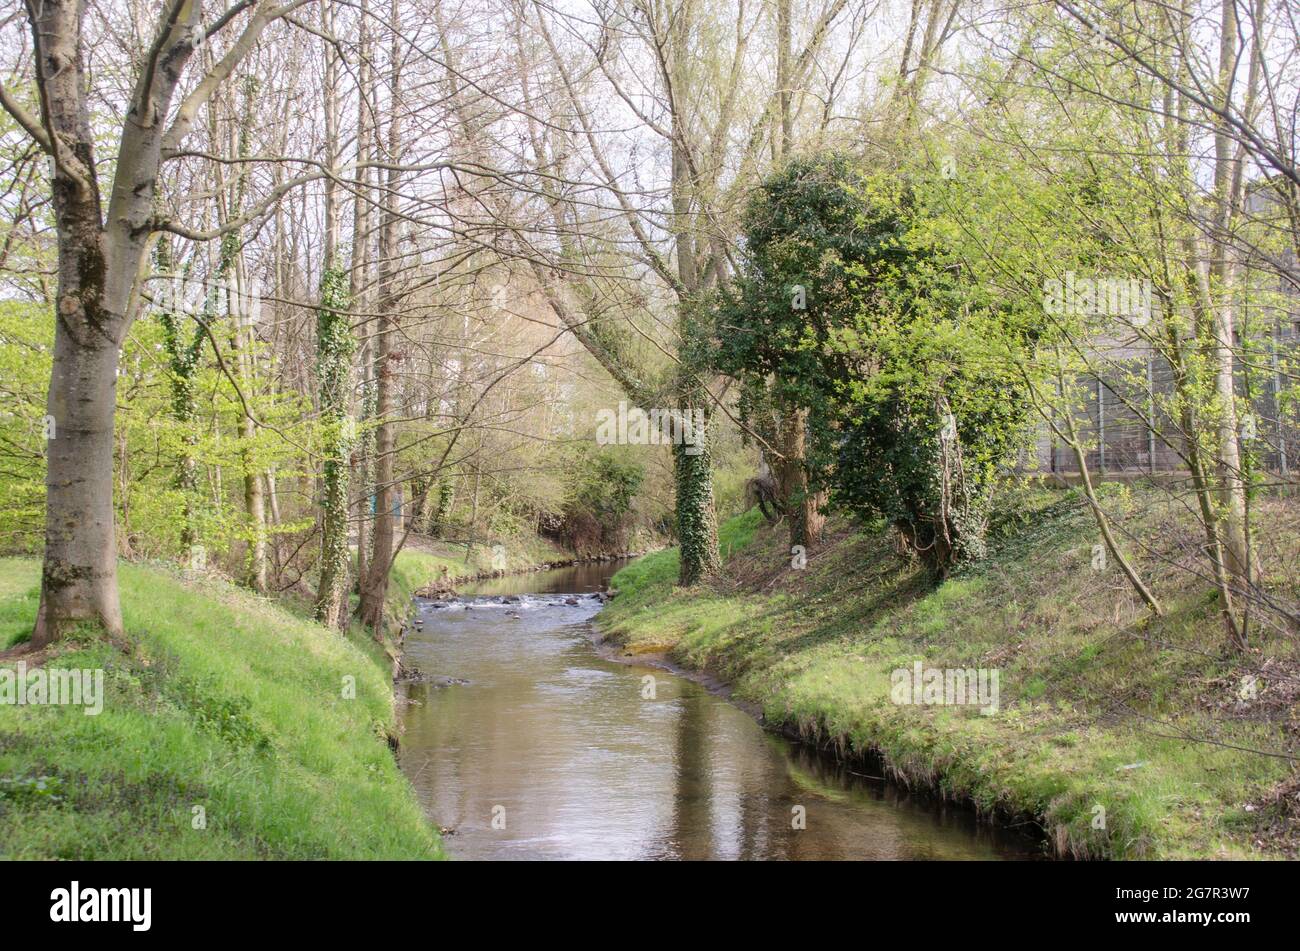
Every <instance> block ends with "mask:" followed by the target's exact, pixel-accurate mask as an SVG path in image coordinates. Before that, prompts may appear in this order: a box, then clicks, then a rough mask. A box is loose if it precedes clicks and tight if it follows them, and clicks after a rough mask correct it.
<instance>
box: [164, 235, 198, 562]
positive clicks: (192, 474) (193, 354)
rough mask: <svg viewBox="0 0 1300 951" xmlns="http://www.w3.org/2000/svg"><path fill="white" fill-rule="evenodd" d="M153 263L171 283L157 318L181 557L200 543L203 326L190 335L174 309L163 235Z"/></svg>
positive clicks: (167, 246) (173, 279)
mask: <svg viewBox="0 0 1300 951" xmlns="http://www.w3.org/2000/svg"><path fill="white" fill-rule="evenodd" d="M154 263H155V265H156V266H157V269H158V274H159V275H160V276H161V277H162V278H163V280H165V281H171V282H174V284H173V289H174V290H175V291H176V293H172V289H168V288H166V287H164V288H162V290H161V292H160V293H159V295H158V296H159V298H160V299H161V304H162V306H161V307H160V308H159V313H158V319H159V322H160V323H161V324H162V330H163V348H164V349H165V350H166V352H167V364H168V368H169V369H170V370H171V375H170V376H169V378H168V383H169V385H170V387H171V411H172V419H174V420H175V421H176V422H177V423H178V424H179V425H180V429H181V451H180V454H179V457H178V458H177V460H176V482H175V484H176V488H177V491H179V492H180V494H181V519H182V521H181V532H180V543H181V550H182V553H183V554H187V553H188V552H189V551H190V550H191V549H192V548H193V547H194V546H195V545H197V544H198V543H199V530H198V507H199V497H198V460H197V458H196V448H195V447H196V446H197V444H198V430H197V429H196V428H195V422H196V420H197V419H198V405H197V401H196V399H195V393H194V390H195V385H196V382H197V377H198V369H199V354H200V353H201V352H202V349H203V326H202V324H199V323H196V324H195V326H194V330H193V331H192V332H188V333H187V332H186V331H185V329H184V325H183V322H182V315H181V313H180V310H179V308H178V307H177V306H176V303H177V301H178V300H179V299H180V296H181V295H180V287H179V286H176V285H178V284H179V283H180V281H181V280H182V279H181V277H180V276H179V275H176V274H175V273H174V272H173V268H174V266H175V262H174V260H173V258H172V249H171V240H170V239H169V238H168V237H167V235H162V236H161V237H160V238H159V240H158V244H157V246H156V247H155V249H154Z"/></svg>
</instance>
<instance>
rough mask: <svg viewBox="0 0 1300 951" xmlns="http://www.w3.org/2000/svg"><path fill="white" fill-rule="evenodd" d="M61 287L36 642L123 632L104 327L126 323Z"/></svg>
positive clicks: (111, 373)
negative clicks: (90, 310) (102, 317)
mask: <svg viewBox="0 0 1300 951" xmlns="http://www.w3.org/2000/svg"><path fill="white" fill-rule="evenodd" d="M96 243H97V242H96ZM101 263H102V259H101ZM64 270H65V268H63V267H61V268H60V271H61V272H62V271H64ZM60 285H61V287H60V293H59V298H58V310H59V320H58V321H57V323H56V325H55V331H54V363H53V369H52V372H51V375H50V390H49V399H48V401H47V404H46V412H47V413H48V414H49V415H50V416H51V417H52V418H53V419H54V426H55V428H54V431H53V433H52V438H51V439H50V441H49V443H48V447H49V449H48V458H47V470H46V476H45V487H46V493H47V495H46V504H45V564H44V567H43V569H42V572H41V605H40V610H39V613H38V614H37V618H36V628H35V631H34V632H33V634H32V639H31V646H32V648H34V649H39V648H42V647H45V646H46V645H48V644H50V643H51V642H53V641H55V640H57V639H59V638H60V637H62V636H63V635H64V634H66V633H68V631H70V630H72V629H74V628H76V627H77V626H79V625H81V624H84V623H87V622H89V623H91V624H94V625H98V626H100V627H102V628H103V630H104V631H106V632H107V633H109V634H113V635H117V634H120V633H121V632H122V609H121V606H120V604H119V602H118V593H117V544H116V540H115V537H114V535H115V532H114V522H113V410H114V408H115V406H116V401H117V361H118V342H117V339H116V334H115V333H113V332H108V328H110V327H112V328H114V329H115V328H116V327H117V326H120V322H118V321H105V322H104V323H99V322H94V323H92V321H91V320H89V319H88V314H87V308H86V307H85V305H84V303H83V301H84V298H83V297H81V296H80V295H79V294H78V293H77V291H78V290H80V287H81V286H84V284H82V283H81V282H80V281H78V282H77V284H75V285H74V284H72V283H71V282H68V281H67V276H65V275H64V274H62V273H61V274H60ZM78 285H80V286H78ZM74 327H75V328H76V330H75V332H74V331H73V329H72V328H74ZM105 475H106V476H107V477H105Z"/></svg>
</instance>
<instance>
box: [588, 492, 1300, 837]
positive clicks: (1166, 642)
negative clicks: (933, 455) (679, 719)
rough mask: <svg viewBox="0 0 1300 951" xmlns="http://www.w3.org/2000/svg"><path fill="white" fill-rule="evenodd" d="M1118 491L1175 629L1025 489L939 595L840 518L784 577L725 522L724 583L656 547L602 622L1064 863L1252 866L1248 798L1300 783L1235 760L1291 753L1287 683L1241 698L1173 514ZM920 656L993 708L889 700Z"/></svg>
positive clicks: (1277, 542)
mask: <svg viewBox="0 0 1300 951" xmlns="http://www.w3.org/2000/svg"><path fill="white" fill-rule="evenodd" d="M1116 492H1117V494H1116V495H1114V496H1113V497H1112V499H1111V502H1112V504H1113V505H1114V507H1115V508H1116V509H1117V511H1118V512H1119V517H1120V520H1121V522H1122V524H1123V526H1124V528H1125V531H1126V532H1127V533H1128V534H1127V536H1126V537H1142V538H1145V539H1147V540H1148V544H1151V545H1152V550H1150V551H1147V552H1144V553H1141V557H1139V561H1140V563H1141V564H1142V570H1143V571H1144V572H1145V573H1146V574H1147V576H1148V579H1149V580H1150V582H1151V583H1152V584H1153V585H1155V587H1156V589H1157V590H1158V592H1159V593H1160V595H1161V597H1163V598H1164V599H1165V601H1166V604H1167V606H1168V608H1169V611H1168V616H1167V617H1164V618H1159V619H1149V618H1147V616H1146V612H1145V611H1144V609H1143V606H1142V605H1141V603H1140V602H1138V601H1137V599H1136V598H1134V597H1133V596H1132V594H1131V593H1130V592H1129V591H1128V590H1127V589H1126V587H1125V585H1124V581H1123V579H1122V577H1120V576H1119V575H1118V574H1117V573H1116V572H1114V571H1101V572H1098V571H1093V570H1092V569H1091V564H1090V558H1091V547H1092V545H1093V544H1094V543H1095V541H1096V539H1095V535H1096V529H1095V525H1094V523H1093V522H1092V520H1091V519H1090V517H1089V516H1088V514H1087V512H1086V510H1085V509H1084V507H1083V505H1082V503H1081V500H1080V499H1079V498H1078V497H1076V496H1075V495H1074V494H1073V493H1066V494H1059V493H1049V492H1037V493H1026V494H1021V495H1018V496H1016V497H1015V498H1014V499H1009V500H1007V504H1006V506H1005V509H1004V513H1003V515H1002V516H1001V517H1000V520H999V521H997V522H995V524H994V527H993V532H992V536H993V552H992V554H991V556H990V558H989V559H987V560H986V561H985V562H983V563H981V564H979V565H977V566H974V567H972V568H970V569H966V570H964V571H961V572H958V573H955V574H954V575H953V576H951V577H949V578H948V579H947V580H946V581H944V582H943V583H942V584H937V585H936V584H934V583H933V582H931V581H930V580H929V579H928V578H927V577H926V576H925V575H924V573H923V572H922V571H921V570H920V569H919V568H918V567H917V566H916V565H915V564H913V563H911V562H909V561H907V560H905V559H902V558H900V557H899V556H898V555H897V554H895V552H894V550H893V547H892V544H891V543H890V541H889V540H888V539H887V538H886V537H885V536H884V534H883V533H881V532H879V531H870V530H863V529H854V528H851V527H850V526H847V525H843V524H839V525H832V530H831V532H830V534H829V537H828V541H827V543H826V544H825V545H824V546H823V547H822V548H820V549H818V550H817V551H816V552H815V553H813V555H812V556H811V557H810V559H809V561H808V564H807V568H806V569H805V570H802V571H794V570H791V568H790V557H789V547H788V539H787V538H786V527H785V526H784V525H782V526H780V527H778V528H776V529H769V528H767V527H765V526H761V525H760V523H759V520H758V518H757V515H756V513H749V514H748V515H746V516H743V517H742V518H741V519H739V520H733V522H731V523H729V524H728V525H727V526H725V528H724V531H723V536H724V538H730V539H732V540H733V542H734V544H733V546H732V550H731V558H730V560H729V561H728V563H727V568H726V571H725V572H724V575H723V577H722V578H721V579H719V580H718V581H717V582H716V583H714V584H712V585H710V586H700V587H696V588H694V589H690V590H683V589H680V588H676V587H675V586H674V585H675V580H676V552H674V551H665V552H658V553H656V554H654V555H650V556H647V557H646V558H643V559H641V560H640V561H638V562H635V563H633V564H632V565H630V566H628V567H627V568H625V569H624V570H623V571H621V572H620V573H619V574H618V575H616V576H615V578H614V579H613V582H612V584H613V586H614V587H615V588H616V589H618V591H619V595H618V597H617V598H615V600H614V601H613V602H612V603H611V605H610V606H609V607H608V608H607V609H606V610H605V612H604V613H603V614H602V615H601V617H600V619H599V623H600V624H601V626H602V628H604V629H605V630H606V632H607V633H608V635H609V636H610V637H611V638H612V639H614V640H616V641H618V642H621V643H622V644H624V646H625V647H626V649H627V650H628V651H630V652H632V653H637V652H642V651H656V652H664V651H666V652H669V653H670V654H671V656H672V657H673V658H674V659H675V660H676V661H677V662H679V663H682V664H684V665H687V666H692V667H697V668H702V669H707V670H709V671H710V672H712V673H713V674H715V675H717V676H719V677H721V678H723V679H725V680H727V681H729V682H730V683H731V684H732V685H733V687H734V688H735V692H736V695H737V696H738V698H740V699H743V700H747V701H752V702H755V703H757V704H759V705H761V707H762V709H763V711H764V716H765V719H766V720H767V721H768V722H769V723H772V724H784V725H791V726H794V727H796V728H798V729H799V730H801V731H802V732H803V733H804V734H805V735H807V736H809V737H810V738H813V737H815V738H817V739H819V740H822V741H826V740H830V741H833V742H836V743H839V744H841V746H842V748H845V749H846V750H848V751H851V752H857V753H866V752H871V753H873V754H878V755H880V756H882V757H883V759H884V761H885V763H886V765H887V768H888V769H890V770H892V771H893V772H894V774H895V775H897V776H899V777H901V778H904V779H906V780H907V781H908V782H911V783H915V784H921V785H926V786H932V787H935V788H937V789H939V790H941V791H942V792H944V793H945V794H947V795H949V796H951V797H952V798H954V799H960V800H964V801H969V802H973V803H974V804H975V805H976V806H977V807H978V808H979V809H981V810H982V811H985V812H1002V813H1006V814H1015V815H1030V816H1033V817H1035V818H1036V819H1037V820H1038V821H1039V822H1040V824H1041V825H1042V826H1043V828H1044V830H1045V831H1046V833H1047V835H1048V838H1049V841H1050V843H1051V845H1052V846H1053V848H1054V850H1055V851H1056V852H1057V853H1058V854H1061V855H1073V856H1076V857H1093V858H1139V857H1140V858H1169V857H1176V858H1185V857H1254V856H1258V855H1260V854H1261V851H1260V850H1259V849H1257V848H1256V846H1255V845H1254V842H1255V840H1256V839H1257V838H1258V837H1259V836H1258V833H1259V830H1260V829H1262V828H1264V827H1265V826H1266V825H1267V822H1268V819H1269V816H1268V811H1269V810H1268V808H1265V807H1260V808H1256V809H1253V810H1247V809H1246V806H1247V804H1248V803H1252V802H1257V801H1260V800H1262V799H1263V798H1265V794H1266V793H1267V792H1268V790H1270V789H1271V788H1274V787H1276V786H1278V785H1279V784H1280V783H1283V782H1285V781H1288V779H1292V780H1293V779H1294V773H1293V771H1292V766H1291V763H1290V762H1289V761H1288V760H1286V759H1284V758H1275V757H1267V756H1261V755H1258V754H1257V753H1250V752H1244V751H1242V750H1239V749H1232V748H1230V747H1233V746H1239V747H1247V748H1250V749H1255V750H1273V751H1280V752H1286V753H1290V754H1291V755H1294V754H1295V753H1296V752H1297V749H1296V742H1295V735H1294V732H1293V725H1292V724H1291V723H1290V713H1289V708H1290V703H1289V702H1286V701H1285V696H1286V692H1285V691H1286V687H1287V683H1286V682H1285V681H1284V680H1283V679H1282V678H1278V679H1277V682H1276V688H1277V689H1276V690H1275V691H1274V692H1273V693H1270V686H1269V683H1268V679H1269V678H1268V677H1265V678H1264V681H1265V683H1264V688H1263V690H1262V692H1261V694H1260V701H1261V702H1259V703H1257V704H1254V705H1252V706H1249V707H1247V708H1246V709H1244V710H1243V709H1241V708H1239V707H1238V706H1237V705H1236V699H1237V697H1236V690H1237V685H1238V684H1239V683H1240V678H1241V675H1242V674H1243V672H1244V671H1245V670H1246V668H1245V667H1242V666H1240V665H1239V662H1237V661H1234V660H1231V659H1229V658H1227V657H1226V656H1225V655H1224V654H1223V652H1222V651H1221V650H1220V647H1221V644H1222V633H1221V628H1220V626H1219V623H1218V620H1217V618H1216V616H1215V613H1214V610H1213V605H1212V601H1211V598H1210V596H1209V594H1208V592H1207V591H1206V590H1205V587H1204V585H1203V583H1201V582H1198V581H1197V580H1196V579H1195V578H1194V577H1193V576H1192V575H1191V574H1190V573H1188V572H1186V571H1181V570H1178V569H1176V568H1173V567H1171V566H1170V562H1171V561H1174V560H1176V559H1178V558H1179V557H1185V556H1184V555H1182V554H1181V553H1182V552H1186V551H1192V550H1194V544H1195V542H1194V538H1195V534H1194V531H1193V527H1192V526H1190V525H1188V524H1185V519H1183V518H1182V516H1181V515H1180V512H1179V509H1178V506H1177V504H1176V503H1172V504H1171V503H1169V502H1168V500H1167V499H1163V498H1160V497H1151V498H1145V497H1140V496H1135V495H1134V494H1133V492H1132V490H1116ZM1261 504H1262V505H1263V506H1264V507H1265V508H1269V507H1272V508H1276V509H1277V511H1264V512H1261V514H1260V524H1261V531H1264V530H1265V527H1267V526H1285V525H1288V524H1290V523H1292V522H1293V521H1294V517H1293V516H1294V514H1295V513H1294V512H1293V511H1291V510H1290V509H1286V508H1285V506H1288V505H1290V506H1294V505H1295V503H1294V502H1290V503H1287V502H1281V501H1278V500H1268V501H1267V502H1265V503H1261ZM1013 512H1014V513H1016V514H1015V515H1012V514H1010V513H1013ZM1287 532H1289V534H1288V533H1287ZM1287 532H1284V531H1282V530H1280V529H1279V531H1278V532H1277V533H1275V535H1274V537H1271V538H1261V539H1260V541H1261V551H1269V552H1273V553H1274V557H1275V558H1277V559H1278V560H1279V561H1278V563H1277V564H1274V565H1273V566H1272V567H1273V568H1277V569H1279V574H1280V575H1285V564H1284V562H1286V560H1287V559H1292V561H1294V559H1295V554H1296V553H1295V545H1296V541H1297V540H1296V538H1295V537H1294V531H1293V530H1289V529H1288V530H1287ZM1157 539H1159V540H1160V545H1163V546H1164V547H1163V548H1162V547H1160V545H1157V544H1156V543H1155V540H1157ZM1266 567H1267V566H1266ZM1294 655H1295V647H1294V644H1293V643H1292V641H1291V639H1288V638H1285V637H1282V636H1277V637H1275V638H1272V639H1269V638H1263V639H1261V640H1260V642H1259V643H1258V646H1257V648H1256V653H1255V654H1253V655H1252V657H1251V658H1249V659H1248V661H1247V662H1246V663H1247V664H1248V666H1249V668H1251V669H1254V668H1258V667H1261V666H1264V665H1265V664H1266V663H1269V664H1271V666H1270V667H1267V668H1266V669H1268V670H1274V671H1278V672H1279V673H1281V672H1284V671H1291V672H1292V673H1293V674H1294V673H1295V672H1296V671H1297V670H1298V669H1300V668H1298V667H1297V665H1296V658H1295V656H1294ZM915 660H922V661H923V662H924V664H925V665H926V666H927V667H963V668H965V667H977V668H980V667H982V668H994V669H997V670H998V671H999V674H1000V693H1001V697H1000V709H999V711H998V712H997V713H996V714H995V715H992V716H984V715H981V714H980V713H979V712H978V711H976V710H975V709H973V708H967V707H942V706H919V705H900V704H895V703H893V702H892V700H891V697H890V686H891V682H890V675H891V673H892V672H893V671H894V670H895V669H897V668H900V667H909V666H910V665H911V664H912V662H913V661H915ZM1274 697H1276V698H1279V699H1276V701H1274V700H1271V699H1270V698H1274ZM1184 737H1192V738H1195V739H1185V738H1184ZM1133 764H1141V765H1138V766H1133ZM1128 767H1131V768H1128ZM1102 810H1104V813H1103V812H1102ZM1103 814H1104V819H1105V825H1104V828H1097V827H1096V826H1097V823H1096V822H1095V821H1094V820H1095V819H1098V818H1100V817H1101V816H1103ZM1272 847H1277V848H1282V849H1286V848H1291V847H1293V846H1292V845H1288V844H1287V843H1285V842H1283V843H1276V842H1275V843H1270V846H1269V848H1272Z"/></svg>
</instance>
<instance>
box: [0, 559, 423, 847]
mask: <svg viewBox="0 0 1300 951" xmlns="http://www.w3.org/2000/svg"><path fill="white" fill-rule="evenodd" d="M39 572H40V565H39V562H37V561H35V560H31V559H3V560H0V647H4V646H8V645H10V644H12V643H14V642H15V641H17V640H18V639H19V638H20V637H22V636H24V635H25V634H26V633H27V632H29V631H30V630H31V627H32V622H33V620H34V618H35V613H36V606H37V594H38V584H39ZM120 579H121V587H122V607H123V613H124V622H125V627H126V643H124V644H119V645H109V644H106V643H104V642H102V641H90V640H86V641H78V640H76V639H75V638H74V639H72V640H71V641H70V642H68V643H67V644H65V645H63V646H60V647H59V649H58V652H57V653H56V654H54V655H52V656H50V657H48V658H47V659H46V661H45V664H46V667H47V668H53V667H57V668H96V669H102V670H103V671H104V693H105V699H104V703H103V711H102V712H101V713H100V714H98V715H97V716H88V715H86V714H85V712H84V711H83V709H82V708H80V707H73V706H61V707H60V706H23V707H18V706H13V705H7V704H0V856H3V857H6V858H35V859H50V858H67V859H73V858H76V859H146V858H218V859H220V858H284V859H305V858H438V857H441V854H442V853H441V847H440V845H439V842H438V838H437V834H436V832H435V831H434V830H433V829H432V828H431V827H430V826H429V824H428V823H427V822H426V821H425V819H424V817H423V815H422V813H421V810H420V807H419V805H418V803H417V802H416V800H415V797H414V795H413V793H412V791H411V789H410V787H409V785H408V784H407V782H406V779H405V778H404V777H403V776H402V774H401V772H400V770H399V769H398V767H397V764H396V763H395V761H394V759H393V756H392V753H391V752H390V751H389V748H388V745H387V742H386V740H387V737H388V736H389V735H391V732H392V730H393V728H394V717H393V708H392V687H391V684H390V681H389V668H388V666H387V664H386V662H385V660H384V659H383V656H382V650H379V649H378V648H377V645H375V644H374V642H373V641H371V640H370V639H369V638H367V637H365V636H364V635H356V634H352V635H349V636H347V637H345V636H342V635H339V634H336V633H333V632H330V631H328V630H326V629H324V628H322V627H320V626H319V625H316V624H313V623H311V622H310V621H307V620H304V619H302V618H300V617H297V616H295V615H294V614H292V613H290V612H288V611H286V610H285V609H284V608H282V607H280V606H278V605H276V604H273V603H271V602H269V601H267V600H265V599H261V598H257V597H254V596H253V595H251V594H249V593H248V592H247V591H244V590H241V589H239V588H237V587H235V586H233V585H229V584H227V583H225V582H220V581H211V580H205V581H195V582H190V581H187V580H184V579H182V578H181V577H179V576H178V575H176V574H173V573H169V572H167V571H166V570H163V569H156V568H148V567H141V566H134V565H127V564H123V565H122V566H121V571H120ZM200 810H201V812H200ZM200 818H201V819H202V822H200V821H199V820H200ZM196 826H203V827H201V828H196Z"/></svg>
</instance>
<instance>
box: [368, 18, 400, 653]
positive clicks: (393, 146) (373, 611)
mask: <svg viewBox="0 0 1300 951" xmlns="http://www.w3.org/2000/svg"><path fill="white" fill-rule="evenodd" d="M400 13H401V7H400V4H399V0H393V5H392V9H391V15H392V23H393V27H394V29H393V45H392V49H391V54H390V56H391V59H390V62H391V71H392V73H391V83H392V86H391V98H390V103H389V113H390V115H389V121H388V143H387V153H388V161H389V162H390V163H391V164H390V165H389V168H388V175H387V183H386V185H387V187H386V190H385V193H384V210H383V218H382V223H381V226H380V234H379V245H380V248H379V270H380V274H379V287H380V290H379V300H378V301H377V310H378V312H379V318H378V320H377V322H376V331H375V339H374V341H373V346H374V354H375V364H374V366H375V371H374V372H375V379H376V390H375V396H376V418H377V419H378V421H379V422H378V426H377V427H376V429H375V532H374V550H373V552H372V554H371V559H370V565H369V568H368V574H367V576H366V580H365V582H364V583H363V584H362V587H361V605H360V612H359V613H360V615H361V620H362V622H363V623H365V624H366V625H367V626H369V627H370V629H371V630H372V631H373V632H374V634H375V636H376V637H380V636H381V635H382V632H383V623H384V602H385V600H386V599H387V597H388V573H389V571H390V570H391V568H392V560H393V556H394V545H395V542H396V535H397V532H396V528H397V518H398V516H397V515H396V513H395V512H394V509H395V508H396V506H397V505H398V504H400V502H399V500H400V498H401V495H400V492H399V491H398V487H397V486H396V485H395V484H394V481H393V477H394V472H395V469H396V465H395V463H396V460H395V458H394V457H395V455H396V450H397V432H396V428H395V424H394V423H393V421H392V415H393V408H394V406H395V405H396V395H397V394H396V391H395V387H396V381H395V380H394V377H393V369H392V362H393V361H392V357H393V355H394V354H393V338H394V334H395V332H396V328H397V307H398V306H399V301H398V295H397V271H398V266H399V262H398V248H397V236H398V235H397V231H398V226H399V217H398V208H397V197H396V192H397V186H398V182H399V178H400V173H399V170H398V167H397V163H398V162H399V161H400V156H401V154H402V112H401V110H402V99H401V56H402V47H401V39H400V30H399V29H398V24H400V22H401V16H400Z"/></svg>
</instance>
